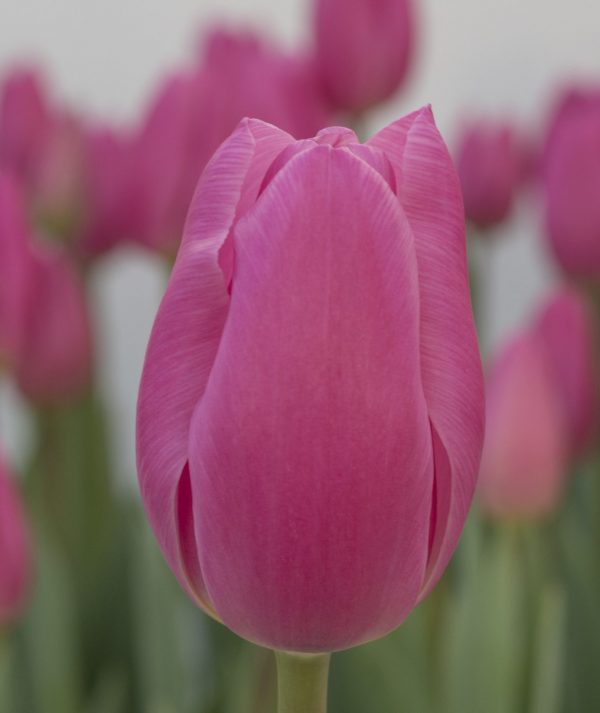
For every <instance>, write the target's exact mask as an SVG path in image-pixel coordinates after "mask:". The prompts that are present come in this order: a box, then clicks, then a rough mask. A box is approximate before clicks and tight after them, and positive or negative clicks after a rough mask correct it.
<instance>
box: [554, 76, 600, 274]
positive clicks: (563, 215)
mask: <svg viewBox="0 0 600 713" xmlns="http://www.w3.org/2000/svg"><path fill="white" fill-rule="evenodd" d="M543 168H544V184H545V194H546V232H547V235H548V239H549V241H550V244H551V246H552V248H553V251H554V254H555V256H556V258H557V260H558V262H559V263H560V265H561V266H562V268H563V269H564V270H565V271H566V272H567V273H568V274H570V275H573V276H575V277H591V278H596V279H597V278H598V277H599V276H600V200H599V196H600V88H596V89H591V90H589V91H587V90H573V91H572V92H570V93H569V94H567V95H566V96H565V98H564V99H563V101H562V103H561V104H560V106H559V108H558V110H557V111H556V114H555V116H554V118H553V123H552V127H551V130H550V132H549V136H548V140H547V142H546V148H545V154H544V159H543Z"/></svg>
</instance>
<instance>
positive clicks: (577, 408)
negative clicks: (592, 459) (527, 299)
mask: <svg viewBox="0 0 600 713" xmlns="http://www.w3.org/2000/svg"><path fill="white" fill-rule="evenodd" d="M536 329H537V331H538V334H539V335H540V338H541V339H542V341H543V343H544V345H545V348H546V352H547V358H548V360H549V363H550V366H551V367H552V369H553V372H554V378H555V380H556V383H557V385H558V388H559V391H560V395H561V402H562V410H563V413H564V414H565V415H566V418H567V426H568V430H569V443H570V451H571V454H572V455H574V456H576V455H580V454H581V453H582V451H584V450H585V448H586V447H587V446H589V444H590V440H591V437H592V436H593V434H594V431H595V427H596V425H597V416H598V378H597V372H596V368H595V363H596V356H595V351H596V350H595V341H596V339H595V334H594V329H593V320H592V316H591V314H590V311H589V309H588V306H587V304H586V302H585V301H584V299H583V298H582V297H581V296H580V295H579V293H578V292H576V291H575V290H574V289H572V288H569V287H565V288H563V289H562V290H560V291H559V292H557V293H556V294H555V295H554V296H553V297H551V298H550V299H549V300H548V302H547V303H546V305H545V306H544V307H543V309H542V310H541V313H540V315H539V317H538V320H537V324H536Z"/></svg>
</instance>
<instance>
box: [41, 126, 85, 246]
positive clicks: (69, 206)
mask: <svg viewBox="0 0 600 713" xmlns="http://www.w3.org/2000/svg"><path fill="white" fill-rule="evenodd" d="M84 150H85V139H84V126H83V123H82V121H81V120H80V119H78V118H77V117H75V116H72V115H70V114H65V115H61V116H57V117H55V119H54V121H53V123H52V127H51V130H50V133H49V136H48V140H47V142H46V145H45V147H44V150H43V152H42V153H41V154H40V156H39V160H38V166H37V170H36V173H35V176H34V177H33V180H32V185H31V187H30V188H31V199H32V203H33V208H34V211H33V212H34V213H35V216H36V218H37V220H38V221H39V223H40V224H41V225H42V226H43V227H44V229H45V230H46V231H47V232H48V233H49V234H50V235H52V236H55V237H58V238H60V239H62V240H63V241H68V240H72V239H74V236H75V235H77V233H78V230H79V227H80V225H81V221H82V218H83V210H84V199H85V194H84V188H85V186H84V183H83V180H82V179H83V176H84Z"/></svg>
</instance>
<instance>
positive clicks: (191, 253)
mask: <svg viewBox="0 0 600 713" xmlns="http://www.w3.org/2000/svg"><path fill="white" fill-rule="evenodd" d="M291 141H292V138H291V137H290V136H289V135H288V134H285V133H284V132H282V131H279V130H278V129H275V128H274V127H271V126H269V125H267V124H263V123H262V122H258V121H254V120H244V121H243V122H242V123H241V124H240V126H239V127H238V129H237V130H236V131H235V132H234V133H233V134H232V136H231V137H230V138H229V139H228V140H227V141H226V142H225V143H224V144H223V146H222V147H221V148H220V149H219V151H218V152H217V153H216V154H215V157H214V158H213V159H212V161H211V162H210V163H209V165H208V166H207V168H206V171H205V172H204V174H203V176H202V178H201V180H200V183H199V186H198V189H197V191H196V194H195V196H194V200H193V202H192V205H191V208H190V213H189V215H188V220H187V224H186V229H185V234H184V239H183V243H182V246H181V249H180V251H179V255H178V257H177V262H176V264H175V268H174V270H173V275H172V277H171V280H170V282H169V286H168V289H167V292H166V294H165V297H164V299H163V302H162V304H161V306H160V309H159V312H158V315H157V318H156V321H155V324H154V329H153V331H152V335H151V338H150V343H149V346H148V351H147V354H146V361H145V365H144V372H143V375H142V381H141V386H140V396H139V402H138V417H137V453H138V473H139V479H140V487H141V492H142V497H143V499H144V502H145V505H146V509H147V511H148V514H149V517H150V521H151V523H152V526H153V528H154V530H155V533H156V536H157V539H158V541H159V543H160V546H161V549H162V551H163V553H164V555H165V557H166V559H167V561H168V563H169V565H170V566H171V568H172V569H173V570H174V572H175V574H176V575H177V577H178V579H179V581H180V583H181V584H182V586H183V587H184V589H185V590H186V591H187V592H188V593H189V594H190V596H192V597H193V598H194V599H196V600H197V601H198V603H199V604H200V606H203V607H204V608H205V609H207V608H209V604H208V602H207V600H206V599H205V592H204V586H203V584H202V581H201V574H200V571H199V568H198V567H197V563H195V562H194V553H195V543H194V542H193V537H190V533H193V523H190V522H189V518H190V517H192V515H193V513H192V511H191V508H189V507H188V506H187V504H188V503H187V501H188V500H189V498H187V497H186V488H187V489H188V491H189V483H187V482H186V477H187V467H186V466H187V446H188V432H189V424H190V419H191V415H192V412H193V409H194V407H195V405H196V403H197V402H198V400H199V399H200V397H201V396H202V393H203V391H204V388H205V385H206V381H207V379H208V376H209V374H210V371H211V367H212V364H213V361H214V358H215V354H216V352H217V348H218V346H219V342H220V339H221V333H222V330H223V326H224V324H225V319H226V316H227V311H228V307H229V296H228V294H227V289H226V284H225V280H224V276H223V272H222V271H221V268H220V266H219V260H218V252H219V249H220V248H221V246H222V245H223V242H224V241H225V239H226V237H227V235H228V233H229V231H230V229H231V228H232V226H233V224H234V222H235V219H236V216H237V211H238V210H239V209H240V206H241V205H242V204H244V203H245V202H252V201H254V199H255V198H256V195H257V193H258V190H259V187H260V183H261V181H262V178H263V176H264V173H265V171H266V170H267V168H268V167H269V165H270V163H271V162H272V161H273V160H274V158H275V156H276V155H277V154H278V153H279V152H280V151H281V150H282V149H283V148H284V147H285V146H286V145H287V144H288V143H290V142H291ZM182 476H183V477H182ZM178 489H179V490H178Z"/></svg>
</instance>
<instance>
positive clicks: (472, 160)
mask: <svg viewBox="0 0 600 713" xmlns="http://www.w3.org/2000/svg"><path fill="white" fill-rule="evenodd" d="M456 161H457V169H458V175H459V176H460V182H461V186H462V192H463V198H464V202H465V214H466V216H467V219H468V220H470V221H471V222H472V223H473V224H475V225H477V226H478V227H480V228H491V227H493V226H494V225H497V224H499V223H502V222H503V221H504V220H505V219H506V218H507V217H508V215H509V214H510V211H511V209H512V206H513V201H514V198H515V195H516V191H517V188H518V184H519V182H520V180H521V178H522V177H523V171H524V170H525V155H524V154H523V155H521V147H520V146H519V142H518V140H517V136H516V133H515V131H514V130H513V128H512V127H511V126H510V125H509V124H496V123H493V122H489V121H479V122H477V123H471V124H470V125H468V126H467V127H466V128H465V129H464V130H463V133H462V136H461V139H460V142H459V146H458V151H457V156H456Z"/></svg>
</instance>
